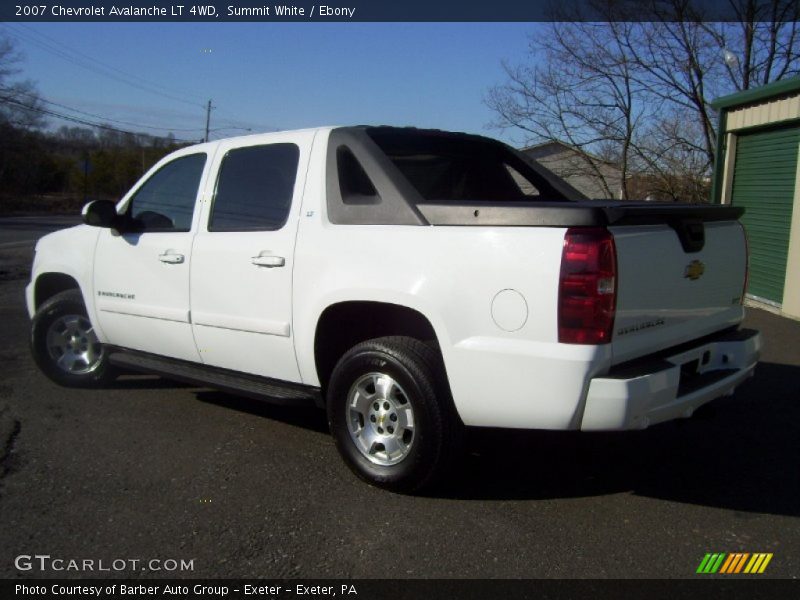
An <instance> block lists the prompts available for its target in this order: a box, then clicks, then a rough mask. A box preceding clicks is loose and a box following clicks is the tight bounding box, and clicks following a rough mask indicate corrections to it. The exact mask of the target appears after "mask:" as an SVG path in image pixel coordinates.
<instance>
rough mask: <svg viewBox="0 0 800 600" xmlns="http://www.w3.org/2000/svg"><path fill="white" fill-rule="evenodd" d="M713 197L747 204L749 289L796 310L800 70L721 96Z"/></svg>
mask: <svg viewBox="0 0 800 600" xmlns="http://www.w3.org/2000/svg"><path fill="white" fill-rule="evenodd" d="M712 106H713V107H714V108H716V109H717V110H719V112H720V117H719V119H720V121H719V130H718V131H719V137H718V140H719V143H718V147H717V164H716V165H715V178H714V187H713V192H712V194H713V200H714V201H715V202H721V203H724V204H728V203H730V204H733V205H735V206H743V207H745V208H746V212H745V215H744V217H743V218H742V222H743V223H744V225H745V228H746V229H747V236H748V241H749V247H750V281H749V285H748V289H747V295H748V297H749V298H750V299H751V300H754V301H756V302H760V303H763V304H768V305H771V306H773V307H776V308H778V309H780V310H781V312H783V313H784V314H786V315H788V316H792V317H797V318H800V168H799V167H800V161H798V154H800V77H793V78H791V79H784V80H781V81H777V82H775V83H771V84H769V85H765V86H763V87H760V88H757V89H751V90H746V91H744V92H738V93H736V94H731V95H730V96H724V97H722V98H719V99H718V100H716V101H714V102H712Z"/></svg>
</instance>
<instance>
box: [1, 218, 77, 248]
mask: <svg viewBox="0 0 800 600" xmlns="http://www.w3.org/2000/svg"><path fill="white" fill-rule="evenodd" d="M78 223H80V216H77V215H76V216H70V215H49V216H30V217H0V250H2V249H4V248H10V247H17V246H22V245H25V244H33V243H34V242H35V241H36V240H38V239H39V238H40V237H42V236H43V235H45V234H46V233H50V232H51V231H55V230H56V229H63V228H64V227H70V226H72V225H77V224H78Z"/></svg>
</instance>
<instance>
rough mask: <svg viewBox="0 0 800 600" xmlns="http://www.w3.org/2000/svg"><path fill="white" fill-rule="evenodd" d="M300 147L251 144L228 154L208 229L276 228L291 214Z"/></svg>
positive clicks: (273, 229)
mask: <svg viewBox="0 0 800 600" xmlns="http://www.w3.org/2000/svg"><path fill="white" fill-rule="evenodd" d="M299 158H300V150H299V148H298V147H297V146H296V145H295V144H270V145H267V146H248V147H246V148H237V149H235V150H231V151H230V152H228V153H227V154H226V155H225V158H224V159H223V160H222V166H221V167H220V173H219V179H218V180H217V192H216V195H215V198H214V205H213V207H212V210H211V218H210V220H209V223H208V230H209V231H275V230H277V229H280V228H281V227H283V225H284V224H285V223H286V219H287V218H288V217H289V211H290V209H291V205H292V196H293V194H294V184H295V178H296V177H297V164H298V160H299Z"/></svg>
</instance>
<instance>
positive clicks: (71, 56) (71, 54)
mask: <svg viewBox="0 0 800 600" xmlns="http://www.w3.org/2000/svg"><path fill="white" fill-rule="evenodd" d="M0 26H2V27H4V28H5V29H6V30H8V31H9V32H10V33H11V35H13V36H14V37H16V38H18V39H21V40H23V41H26V42H28V43H31V44H33V45H35V46H37V47H39V48H41V49H42V50H45V51H46V52H49V53H50V54H53V55H54V56H57V57H59V58H61V59H63V60H65V61H67V62H69V63H72V64H73V65H76V66H79V67H81V68H83V69H86V70H88V71H91V72H93V73H95V74H98V75H102V76H103V77H107V78H109V79H113V80H115V81H118V82H120V83H124V84H125V85H128V86H131V87H134V88H136V89H139V90H142V91H145V92H148V93H151V94H156V95H158V96H162V97H164V98H168V99H170V100H174V101H176V102H182V103H184V104H188V105H190V106H195V107H198V106H202V103H201V102H198V101H195V100H189V99H187V97H186V96H183V97H179V96H177V95H174V94H173V93H168V92H166V91H164V90H165V89H166V88H164V87H163V86H161V85H159V84H155V83H151V82H147V80H145V79H142V78H141V77H138V76H136V75H131V74H129V73H125V72H124V71H121V70H120V69H117V68H116V67H112V66H110V65H106V64H104V63H102V62H100V61H98V60H97V59H94V58H92V57H89V56H87V55H85V54H82V53H80V52H78V51H76V50H73V49H71V48H69V47H67V46H66V45H64V44H62V43H61V42H58V41H56V40H52V38H49V37H47V36H45V35H44V34H41V33H39V32H37V31H35V30H34V29H31V28H29V27H26V26H24V25H21V24H20V23H14V24H10V23H0ZM18 26H22V27H24V28H25V29H27V30H28V31H30V32H31V33H33V34H35V35H36V36H38V37H34V36H32V35H30V34H28V33H26V32H24V31H22V30H20V29H19V28H18ZM39 38H41V39H39ZM58 46H61V47H63V48H64V50H62V49H60V48H58ZM81 57H85V59H84V58H81ZM86 59H88V60H90V61H91V62H93V63H95V65H97V66H95V65H92V64H89V63H87V61H86ZM112 71H116V72H117V73H119V74H120V75H117V74H115V73H114V72H112ZM134 79H138V80H139V81H140V82H143V83H137V82H136V81H134Z"/></svg>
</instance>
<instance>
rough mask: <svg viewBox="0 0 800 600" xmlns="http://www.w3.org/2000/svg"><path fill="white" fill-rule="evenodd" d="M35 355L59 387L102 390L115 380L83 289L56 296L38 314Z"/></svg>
mask: <svg viewBox="0 0 800 600" xmlns="http://www.w3.org/2000/svg"><path fill="white" fill-rule="evenodd" d="M31 352H32V354H33V358H34V360H35V361H36V364H37V365H38V366H39V368H40V369H41V370H42V372H43V373H44V374H45V375H47V376H48V377H49V378H50V379H52V380H53V381H54V382H56V383H58V384H59V385H63V386H67V387H100V386H102V385H105V384H107V383H109V382H110V381H111V380H112V379H114V377H115V373H114V369H113V367H112V366H111V365H110V364H109V363H108V353H107V352H106V350H105V348H104V347H103V344H101V343H100V342H99V341H98V339H97V336H96V335H95V333H94V329H93V328H92V324H91V322H90V321H89V317H88V316H87V314H86V307H85V305H84V304H83V296H81V292H80V290H67V291H64V292H61V293H59V294H56V295H55V296H53V297H52V298H50V299H49V300H47V301H46V302H44V304H42V306H41V307H40V308H39V310H37V311H36V315H35V316H34V317H33V323H32V326H31Z"/></svg>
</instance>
